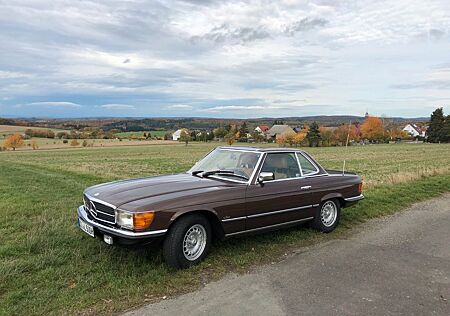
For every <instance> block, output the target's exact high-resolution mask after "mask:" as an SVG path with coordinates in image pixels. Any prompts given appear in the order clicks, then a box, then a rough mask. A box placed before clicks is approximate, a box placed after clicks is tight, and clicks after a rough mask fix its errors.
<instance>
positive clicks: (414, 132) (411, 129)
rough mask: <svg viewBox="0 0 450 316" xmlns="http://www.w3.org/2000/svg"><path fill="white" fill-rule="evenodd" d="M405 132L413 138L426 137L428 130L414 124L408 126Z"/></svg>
mask: <svg viewBox="0 0 450 316" xmlns="http://www.w3.org/2000/svg"><path fill="white" fill-rule="evenodd" d="M403 131H405V132H407V133H408V134H409V135H411V136H412V137H418V136H420V137H425V133H426V128H421V127H419V126H417V125H416V124H414V123H409V124H406V126H405V127H404V128H403Z"/></svg>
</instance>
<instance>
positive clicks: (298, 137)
mask: <svg viewBox="0 0 450 316" xmlns="http://www.w3.org/2000/svg"><path fill="white" fill-rule="evenodd" d="M306 133H307V132H305V131H303V130H302V131H300V132H298V133H296V134H295V136H294V144H295V145H297V146H300V145H301V144H302V143H303V141H304V140H305V138H306Z"/></svg>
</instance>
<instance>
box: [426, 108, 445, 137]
mask: <svg viewBox="0 0 450 316" xmlns="http://www.w3.org/2000/svg"><path fill="white" fill-rule="evenodd" d="M444 123H445V117H444V110H443V109H442V108H437V109H436V110H434V112H433V113H431V119H430V126H429V127H428V131H427V135H428V141H429V142H430V143H439V142H440V141H444V133H445V131H444Z"/></svg>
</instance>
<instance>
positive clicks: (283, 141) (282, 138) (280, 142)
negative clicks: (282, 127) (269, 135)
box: [275, 135, 286, 147]
mask: <svg viewBox="0 0 450 316" xmlns="http://www.w3.org/2000/svg"><path fill="white" fill-rule="evenodd" d="M275 141H276V142H277V144H278V145H279V146H280V147H282V146H284V144H286V138H285V136H284V135H280V136H278V137H277V138H276V140H275Z"/></svg>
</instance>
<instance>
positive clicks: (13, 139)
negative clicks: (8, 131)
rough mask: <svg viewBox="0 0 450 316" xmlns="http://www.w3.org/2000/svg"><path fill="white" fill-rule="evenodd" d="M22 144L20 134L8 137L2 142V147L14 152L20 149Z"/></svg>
mask: <svg viewBox="0 0 450 316" xmlns="http://www.w3.org/2000/svg"><path fill="white" fill-rule="evenodd" d="M23 144H24V143H23V137H22V135H20V134H13V135H10V136H8V137H7V138H6V139H5V141H4V142H3V146H5V147H6V148H12V150H16V148H20V147H22V146H23Z"/></svg>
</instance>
